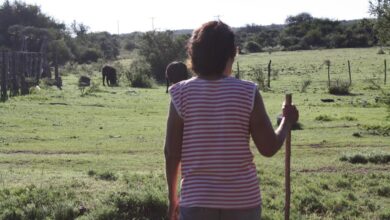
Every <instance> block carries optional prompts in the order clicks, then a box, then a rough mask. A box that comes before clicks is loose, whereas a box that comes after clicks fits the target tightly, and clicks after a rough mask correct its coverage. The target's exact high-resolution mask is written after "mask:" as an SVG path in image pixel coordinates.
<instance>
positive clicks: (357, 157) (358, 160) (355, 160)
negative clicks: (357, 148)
mask: <svg viewBox="0 0 390 220" xmlns="http://www.w3.org/2000/svg"><path fill="white" fill-rule="evenodd" d="M349 162H350V163H362V164H366V163H368V160H367V158H366V157H365V156H364V155H361V154H356V155H354V156H352V157H350V158H349Z"/></svg>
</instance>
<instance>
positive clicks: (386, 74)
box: [384, 59, 387, 85]
mask: <svg viewBox="0 0 390 220" xmlns="http://www.w3.org/2000/svg"><path fill="white" fill-rule="evenodd" d="M386 78H387V63H386V59H385V80H384V81H385V85H386Z"/></svg>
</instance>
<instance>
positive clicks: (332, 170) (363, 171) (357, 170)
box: [298, 166, 390, 174]
mask: <svg viewBox="0 0 390 220" xmlns="http://www.w3.org/2000/svg"><path fill="white" fill-rule="evenodd" d="M373 171H379V172H384V171H390V166H389V167H383V166H381V167H357V168H352V169H351V168H347V167H333V166H328V167H320V168H317V169H301V170H298V172H300V173H339V172H345V173H360V174H367V173H371V172H373Z"/></svg>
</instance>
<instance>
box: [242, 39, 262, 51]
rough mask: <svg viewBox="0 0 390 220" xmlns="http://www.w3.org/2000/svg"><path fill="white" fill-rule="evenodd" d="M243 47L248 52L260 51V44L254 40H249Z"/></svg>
mask: <svg viewBox="0 0 390 220" xmlns="http://www.w3.org/2000/svg"><path fill="white" fill-rule="evenodd" d="M245 49H246V51H248V52H249V53H257V52H261V46H260V45H259V44H258V43H256V42H254V41H249V42H248V43H246V45H245Z"/></svg>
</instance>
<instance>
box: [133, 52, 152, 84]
mask: <svg viewBox="0 0 390 220" xmlns="http://www.w3.org/2000/svg"><path fill="white" fill-rule="evenodd" d="M126 78H127V80H128V81H129V82H130V85H131V86H132V87H138V88H152V87H153V86H154V85H155V80H154V79H153V77H152V75H151V67H150V65H149V64H148V63H147V62H146V61H145V60H144V59H142V58H137V59H136V60H134V61H133V62H132V63H131V65H130V68H129V70H128V71H126Z"/></svg>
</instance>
